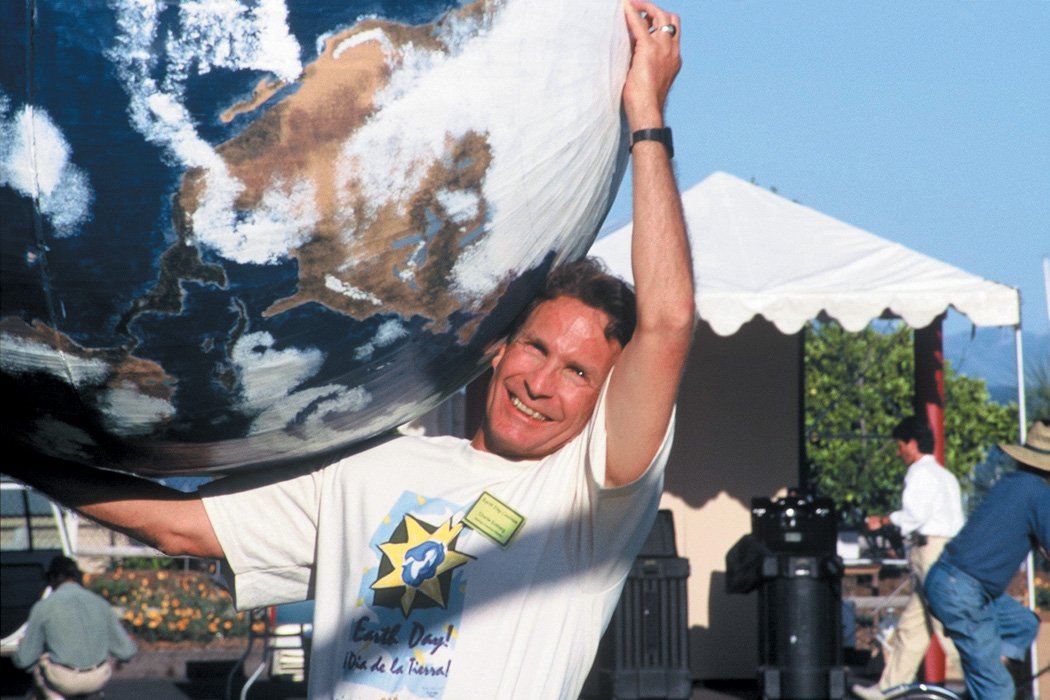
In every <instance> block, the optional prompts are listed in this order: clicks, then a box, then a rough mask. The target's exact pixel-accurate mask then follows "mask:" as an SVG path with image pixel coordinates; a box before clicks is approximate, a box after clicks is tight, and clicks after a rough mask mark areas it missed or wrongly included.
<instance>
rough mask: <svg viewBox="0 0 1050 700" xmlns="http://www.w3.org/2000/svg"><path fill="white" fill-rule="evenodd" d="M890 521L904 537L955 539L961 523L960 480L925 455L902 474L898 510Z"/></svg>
mask: <svg viewBox="0 0 1050 700" xmlns="http://www.w3.org/2000/svg"><path fill="white" fill-rule="evenodd" d="M890 521H891V522H892V523H893V524H894V525H896V526H897V527H899V528H900V529H901V532H902V533H903V534H905V535H909V534H911V533H913V532H918V533H919V534H922V535H931V536H936V537H955V533H957V532H959V530H960V529H962V526H963V521H964V516H963V511H962V495H961V494H960V493H959V480H958V479H956V478H955V475H954V474H952V473H951V472H950V471H948V470H947V469H945V468H944V467H942V466H941V465H940V463H939V462H938V461H937V459H936V458H935V457H934V456H933V455H927V454H924V455H923V456H922V457H919V459H917V460H915V461H914V462H912V464H911V465H910V466H909V467H908V471H907V472H906V473H905V474H904V493H903V494H902V495H901V509H900V510H898V511H894V512H893V513H890Z"/></svg>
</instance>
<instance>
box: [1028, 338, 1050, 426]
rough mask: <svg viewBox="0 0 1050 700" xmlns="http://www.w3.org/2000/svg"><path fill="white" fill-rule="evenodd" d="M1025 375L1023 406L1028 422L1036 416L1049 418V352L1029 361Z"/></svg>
mask: <svg viewBox="0 0 1050 700" xmlns="http://www.w3.org/2000/svg"><path fill="white" fill-rule="evenodd" d="M1025 375H1026V376H1025V408H1026V411H1027V413H1028V419H1029V422H1031V421H1033V420H1035V419H1036V418H1050V353H1047V354H1044V355H1043V357H1042V358H1039V359H1036V360H1035V361H1034V362H1031V363H1030V364H1029V365H1028V370H1027V372H1026V373H1025Z"/></svg>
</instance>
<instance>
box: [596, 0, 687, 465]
mask: <svg viewBox="0 0 1050 700" xmlns="http://www.w3.org/2000/svg"><path fill="white" fill-rule="evenodd" d="M643 11H644V13H645V16H643V15H642V14H641V13H642V12H643ZM625 13H626V16H627V28H628V31H629V32H630V34H631V39H632V43H633V44H634V51H633V55H632V58H631V67H630V70H629V71H628V73H627V81H626V84H625V85H624V90H623V102H624V111H625V113H626V115H627V123H628V126H629V128H630V131H631V133H632V134H633V133H635V132H637V131H639V130H642V129H660V128H663V127H664V126H665V125H664V119H663V108H664V103H665V101H666V99H667V93H668V92H669V91H670V89H671V83H672V82H673V81H674V78H675V76H676V75H677V74H678V69H679V68H680V67H681V56H680V54H679V39H680V32H681V24H680V22H679V18H678V17H677V16H676V15H673V14H671V13H668V12H665V11H664V10H662V9H660V8H659V7H657V6H656V5H654V4H652V3H650V2H633V1H632V0H626V2H625ZM631 160H632V177H633V183H634V184H633V188H634V190H633V191H634V198H633V207H634V230H633V232H632V239H631V264H632V267H633V269H634V284H635V292H636V294H637V305H638V324H637V327H636V329H635V332H634V336H633V337H632V339H631V341H630V342H629V343H628V344H627V347H626V348H624V351H623V354H622V355H621V356H620V359H619V361H618V362H617V363H616V369H615V370H614V372H613V376H612V379H611V382H610V385H609V393H608V397H607V409H606V411H607V412H606V428H607V432H608V443H607V444H608V452H607V463H606V476H605V483H606V485H607V486H621V485H624V484H628V483H630V482H632V481H634V480H635V479H637V478H638V477H639V476H641V474H642V473H643V472H644V471H645V469H646V467H647V466H648V465H649V462H650V461H651V460H652V458H653V456H654V455H655V454H656V450H657V449H658V448H659V446H660V443H661V441H662V439H663V436H664V432H665V430H666V428H667V423H668V420H669V419H670V415H671V410H672V408H673V406H674V402H675V398H676V396H677V393H678V384H679V381H680V379H681V376H682V368H683V367H684V365H685V361H686V357H687V356H688V354H689V347H690V345H691V343H692V337H693V329H694V323H695V313H696V311H695V302H694V299H693V269H692V256H691V254H690V251H689V241H688V239H687V238H686V231H685V220H684V217H683V214H682V202H681V198H680V197H679V194H678V186H677V184H676V183H675V178H674V173H673V172H672V169H671V158H670V153H668V149H667V148H666V147H665V145H664V144H663V143H661V142H660V141H657V140H642V141H637V142H636V143H635V144H634V146H633V147H632V151H631Z"/></svg>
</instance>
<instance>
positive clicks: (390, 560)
mask: <svg viewBox="0 0 1050 700" xmlns="http://www.w3.org/2000/svg"><path fill="white" fill-rule="evenodd" d="M462 531H463V525H462V524H461V523H460V524H456V525H453V524H452V520H451V518H450V519H449V520H447V521H446V522H443V523H441V524H440V525H437V526H434V525H428V524H427V523H426V522H424V521H422V520H420V519H419V518H416V517H415V516H413V515H411V514H405V515H404V516H403V517H402V519H401V522H400V524H399V525H398V527H397V528H395V530H394V532H393V534H392V535H391V538H390V539H389V540H388V541H386V542H384V543H382V544H380V545H379V549H380V550H381V551H382V552H383V560H382V562H381V563H380V565H379V575H378V576H377V578H376V582H375V583H373V584H372V590H373V591H375V597H374V599H373V602H374V603H375V604H376V605H380V606H384V607H400V608H401V611H402V612H403V613H404V615H405V617H408V616H409V613H411V612H412V610H413V609H415V608H425V607H433V606H435V605H436V606H439V607H442V608H444V607H445V606H446V604H447V600H448V592H449V586H450V585H451V582H452V572H453V570H455V569H456V568H458V567H460V566H463V565H464V564H466V563H467V562H468V561H470V560H471V559H473V557H471V556H470V555H468V554H463V553H461V552H457V551H456V550H455V546H456V540H457V539H458V537H459V535H460V533H461V532H462Z"/></svg>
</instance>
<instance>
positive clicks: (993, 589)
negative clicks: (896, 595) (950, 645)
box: [925, 419, 1050, 700]
mask: <svg viewBox="0 0 1050 700" xmlns="http://www.w3.org/2000/svg"><path fill="white" fill-rule="evenodd" d="M999 447H1000V448H1001V449H1002V450H1003V451H1004V452H1006V454H1008V455H1010V456H1011V457H1013V458H1014V459H1015V460H1017V467H1018V468H1017V471H1016V472H1013V473H1010V474H1007V475H1005V476H1003V477H1002V478H1001V479H1000V480H999V482H998V483H996V485H995V486H994V487H993V488H992V490H991V491H989V492H988V495H987V496H986V497H985V498H984V500H983V501H982V502H981V505H980V506H979V507H978V508H977V510H976V511H975V512H974V514H973V515H972V516H970V519H969V521H967V523H966V525H965V526H964V527H963V529H962V530H960V531H959V534H958V535H956V536H955V539H953V540H952V541H951V542H950V543H949V544H948V546H947V547H945V548H944V553H943V554H941V558H940V559H939V560H938V561H937V563H936V564H934V566H933V568H931V569H930V572H929V573H928V574H927V575H926V583H925V589H926V596H927V599H928V601H929V606H930V610H931V611H932V612H933V614H934V615H936V616H937V618H938V619H939V620H940V621H941V622H942V623H943V624H944V629H945V631H946V632H947V633H948V636H949V637H950V638H951V639H952V641H953V642H955V647H956V649H958V650H959V657H960V658H961V660H962V666H963V672H964V673H965V674H966V689H967V691H968V692H969V694H970V697H972V698H980V700H1012V699H1013V697H1014V692H1015V689H1014V683H1013V678H1012V677H1011V676H1010V673H1009V672H1008V671H1007V670H1006V668H1005V667H1004V665H1003V661H1002V658H1001V657H1005V658H1007V659H1013V660H1016V661H1023V660H1024V658H1025V651H1026V650H1027V649H1028V647H1029V646H1031V644H1032V641H1033V640H1034V639H1035V635H1036V633H1037V631H1038V629H1039V620H1038V618H1037V617H1036V616H1035V614H1034V613H1032V611H1031V610H1028V609H1027V608H1025V607H1024V606H1022V605H1021V604H1020V603H1018V602H1017V601H1016V600H1014V599H1013V598H1011V597H1010V596H1008V595H1006V593H1005V591H1006V586H1007V585H1008V584H1009V583H1010V579H1011V578H1013V576H1014V574H1015V573H1016V572H1017V567H1018V566H1020V564H1021V562H1022V561H1023V560H1024V559H1025V557H1026V556H1027V555H1028V553H1029V551H1031V549H1032V547H1033V546H1038V547H1039V548H1040V549H1041V550H1042V551H1043V554H1044V555H1046V553H1047V550H1048V549H1050V419H1041V420H1038V421H1036V422H1035V423H1034V424H1033V425H1032V428H1031V430H1030V431H1029V432H1028V439H1027V440H1026V441H1025V444H1024V445H1023V446H1021V445H1000V446H999Z"/></svg>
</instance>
